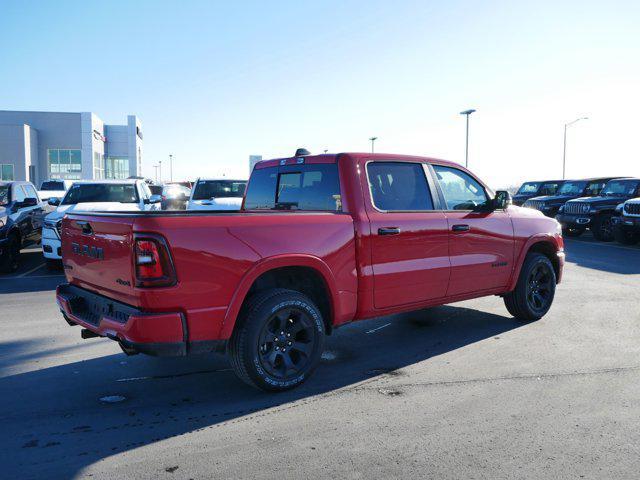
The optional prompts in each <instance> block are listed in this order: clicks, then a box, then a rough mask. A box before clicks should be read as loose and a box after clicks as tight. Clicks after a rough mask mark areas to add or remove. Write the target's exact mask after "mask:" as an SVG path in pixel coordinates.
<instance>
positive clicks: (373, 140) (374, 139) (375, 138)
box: [369, 137, 378, 153]
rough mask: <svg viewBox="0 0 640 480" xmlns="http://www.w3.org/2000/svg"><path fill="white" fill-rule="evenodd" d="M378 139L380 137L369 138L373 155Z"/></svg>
mask: <svg viewBox="0 0 640 480" xmlns="http://www.w3.org/2000/svg"><path fill="white" fill-rule="evenodd" d="M377 139H378V137H371V138H369V140H371V153H373V143H374V142H375V141H376V140H377Z"/></svg>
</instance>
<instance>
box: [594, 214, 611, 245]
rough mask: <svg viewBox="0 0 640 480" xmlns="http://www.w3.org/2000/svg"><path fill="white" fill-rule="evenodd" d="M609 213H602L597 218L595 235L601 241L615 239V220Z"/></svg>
mask: <svg viewBox="0 0 640 480" xmlns="http://www.w3.org/2000/svg"><path fill="white" fill-rule="evenodd" d="M612 218H613V217H612V216H611V215H608V214H604V215H600V216H599V217H597V218H596V220H595V222H594V223H595V225H594V229H593V236H594V237H596V239H597V240H600V241H601V242H610V241H611V240H613V220H612Z"/></svg>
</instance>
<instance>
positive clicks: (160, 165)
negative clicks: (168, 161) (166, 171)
mask: <svg viewBox="0 0 640 480" xmlns="http://www.w3.org/2000/svg"><path fill="white" fill-rule="evenodd" d="M158 170H159V172H160V183H162V160H158Z"/></svg>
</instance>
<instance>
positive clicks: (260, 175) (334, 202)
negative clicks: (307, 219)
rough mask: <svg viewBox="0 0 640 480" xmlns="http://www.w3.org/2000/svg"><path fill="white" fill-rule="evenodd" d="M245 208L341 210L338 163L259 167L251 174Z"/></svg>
mask: <svg viewBox="0 0 640 480" xmlns="http://www.w3.org/2000/svg"><path fill="white" fill-rule="evenodd" d="M244 208H245V209H246V210H315V211H332V212H336V211H341V210H342V200H341V197H340V181H339V180H338V166H337V164H335V163H319V164H308V165H285V166H281V167H268V168H260V169H256V170H254V171H253V173H252V174H251V181H250V182H249V187H248V189H247V196H246V198H245V203H244Z"/></svg>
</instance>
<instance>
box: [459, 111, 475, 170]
mask: <svg viewBox="0 0 640 480" xmlns="http://www.w3.org/2000/svg"><path fill="white" fill-rule="evenodd" d="M473 112H475V110H474V109H473V108H471V109H469V110H465V111H464V112H460V115H466V116H467V134H466V142H465V146H464V168H469V115H471V114H472V113H473Z"/></svg>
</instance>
